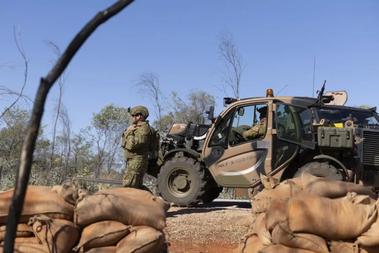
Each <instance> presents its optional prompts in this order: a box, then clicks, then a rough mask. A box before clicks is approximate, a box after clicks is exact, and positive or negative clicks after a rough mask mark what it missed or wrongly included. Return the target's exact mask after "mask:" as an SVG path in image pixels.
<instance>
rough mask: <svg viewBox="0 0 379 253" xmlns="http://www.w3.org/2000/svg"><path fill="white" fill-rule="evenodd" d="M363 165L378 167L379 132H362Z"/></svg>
mask: <svg viewBox="0 0 379 253" xmlns="http://www.w3.org/2000/svg"><path fill="white" fill-rule="evenodd" d="M362 161H363V164H364V165H369V166H379V132H378V131H371V130H364V131H363V159H362Z"/></svg>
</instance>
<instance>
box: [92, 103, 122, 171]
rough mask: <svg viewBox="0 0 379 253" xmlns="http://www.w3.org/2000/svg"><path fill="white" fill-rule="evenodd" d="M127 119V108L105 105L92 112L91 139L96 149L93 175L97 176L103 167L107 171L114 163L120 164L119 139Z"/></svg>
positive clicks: (113, 166) (112, 167)
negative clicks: (93, 131) (93, 132)
mask: <svg viewBox="0 0 379 253" xmlns="http://www.w3.org/2000/svg"><path fill="white" fill-rule="evenodd" d="M128 121H129V113H128V109H127V108H124V107H117V106H114V105H112V104H111V105H107V106H106V107H104V108H103V109H102V110H101V111H100V112H99V113H97V114H94V116H93V119H92V126H93V128H94V130H95V134H94V135H93V140H94V143H95V149H96V154H95V156H96V164H95V176H96V177H98V176H99V175H100V173H101V170H102V169H103V168H104V167H105V168H106V170H107V172H108V173H109V172H110V171H111V169H114V168H115V167H117V166H115V165H117V164H120V163H121V164H122V159H121V157H122V156H121V148H120V140H121V135H122V132H123V131H124V130H125V128H127V126H128Z"/></svg>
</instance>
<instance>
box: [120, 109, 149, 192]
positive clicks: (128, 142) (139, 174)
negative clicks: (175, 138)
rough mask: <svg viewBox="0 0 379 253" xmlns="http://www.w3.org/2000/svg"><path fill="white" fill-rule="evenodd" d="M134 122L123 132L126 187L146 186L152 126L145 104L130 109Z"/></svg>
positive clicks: (140, 187)
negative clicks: (145, 177) (144, 183)
mask: <svg viewBox="0 0 379 253" xmlns="http://www.w3.org/2000/svg"><path fill="white" fill-rule="evenodd" d="M130 114H131V116H132V118H133V123H132V125H130V126H129V127H128V128H127V129H126V130H125V131H124V133H123V134H122V147H123V149H124V154H125V160H126V172H125V176H124V181H123V185H124V186H125V187H133V188H139V189H142V188H144V186H143V176H144V175H145V172H146V170H147V167H148V152H149V145H150V126H149V122H148V121H147V120H146V119H147V117H148V116H149V111H148V109H147V108H146V107H145V106H141V105H139V106H135V107H133V108H132V109H131V110H130Z"/></svg>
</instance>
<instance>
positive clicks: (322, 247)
mask: <svg viewBox="0 0 379 253" xmlns="http://www.w3.org/2000/svg"><path fill="white" fill-rule="evenodd" d="M271 237H272V242H273V243H274V244H282V245H284V246H287V247H290V248H298V249H305V250H309V251H313V252H316V253H329V250H328V247H327V245H326V241H325V240H324V239H323V238H322V237H319V236H317V235H312V234H305V233H292V232H291V231H290V229H289V227H288V224H286V223H279V224H277V225H276V226H275V227H274V229H273V230H272V233H271Z"/></svg>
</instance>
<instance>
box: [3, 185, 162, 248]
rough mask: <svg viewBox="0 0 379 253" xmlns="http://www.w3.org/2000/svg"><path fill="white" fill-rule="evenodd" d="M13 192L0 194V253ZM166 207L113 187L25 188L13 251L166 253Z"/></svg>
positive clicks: (148, 197) (147, 196)
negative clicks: (91, 190)
mask: <svg viewBox="0 0 379 253" xmlns="http://www.w3.org/2000/svg"><path fill="white" fill-rule="evenodd" d="M12 195H13V190H9V191H5V192H0V252H2V251H3V249H2V245H3V240H4V236H5V227H6V226H5V224H6V220H7V213H8V208H9V203H10V200H11V198H12ZM168 207H169V205H168V203H167V202H165V201H163V200H162V199H161V198H159V197H156V196H153V195H152V194H151V193H149V192H147V191H142V190H137V189H132V188H115V189H109V190H103V191H99V192H96V193H95V194H87V193H86V192H84V191H81V190H79V191H78V190H75V189H74V188H73V187H69V186H55V187H53V188H51V187H44V186H29V187H28V190H27V193H26V196H25V202H24V208H23V211H22V214H21V219H20V223H19V225H18V227H17V233H16V240H15V252H20V253H23V252H28V253H37V252H38V253H39V252H41V253H42V252H47V253H65V252H92V253H93V252H125V253H162V252H166V241H165V237H164V234H163V232H162V230H163V228H164V227H165V225H166V218H165V217H166V211H167V209H168Z"/></svg>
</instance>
